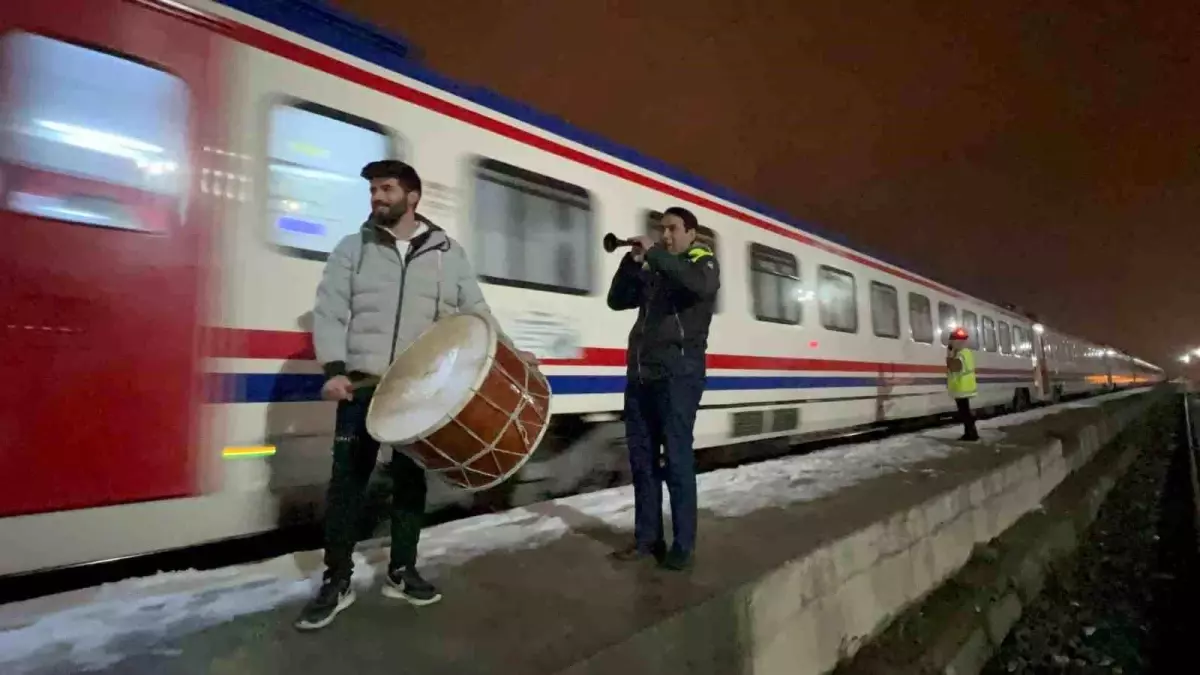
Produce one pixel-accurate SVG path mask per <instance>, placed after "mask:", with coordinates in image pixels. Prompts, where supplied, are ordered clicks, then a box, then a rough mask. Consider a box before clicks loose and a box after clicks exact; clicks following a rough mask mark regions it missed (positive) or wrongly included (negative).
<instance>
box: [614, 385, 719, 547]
mask: <svg viewBox="0 0 1200 675" xmlns="http://www.w3.org/2000/svg"><path fill="white" fill-rule="evenodd" d="M703 393H704V377H703V376H677V377H673V378H669V379H663V380H654V381H645V382H639V381H637V380H636V379H635V378H630V379H629V382H628V384H627V385H626V388H625V437H626V441H627V442H628V444H629V469H630V471H631V472H632V473H633V499H634V519H635V520H634V523H635V525H634V534H635V539H636V542H637V545H638V548H639V549H641V550H643V551H645V552H650V551H652V550H653V548H655V547H658V546H661V545H662V544H663V543H664V542H663V514H662V483H663V480H664V479H665V480H666V483H667V489H668V491H669V492H670V496H671V529H672V534H673V539H674V541H673V544H672V548H674V549H676V550H678V551H679V552H680V553H684V554H687V555H690V554H691V553H692V551H693V550H694V549H695V546H696V516H697V513H696V455H695V452H694V450H693V449H692V442H693V440H694V435H693V426H694V425H695V423H696V409H697V408H698V407H699V406H700V396H701V395H702V394H703ZM660 452H661V455H660ZM660 457H661V460H660ZM660 462H661V465H660Z"/></svg>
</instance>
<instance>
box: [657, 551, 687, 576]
mask: <svg viewBox="0 0 1200 675" xmlns="http://www.w3.org/2000/svg"><path fill="white" fill-rule="evenodd" d="M659 565H661V566H662V568H663V569H668V570H674V571H682V570H686V569H687V568H689V567H691V566H692V554H690V553H684V552H683V551H680V550H678V549H674V548H673V549H671V552H670V553H668V554H667V556H666V557H665V558H663V559H662V560H661V561H660V562H659Z"/></svg>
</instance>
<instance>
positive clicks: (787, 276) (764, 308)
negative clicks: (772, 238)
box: [750, 243, 802, 325]
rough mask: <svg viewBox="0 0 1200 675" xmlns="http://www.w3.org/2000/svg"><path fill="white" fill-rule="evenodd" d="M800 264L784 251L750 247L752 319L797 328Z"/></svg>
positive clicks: (799, 300) (758, 246)
mask: <svg viewBox="0 0 1200 675" xmlns="http://www.w3.org/2000/svg"><path fill="white" fill-rule="evenodd" d="M800 292H801V288H800V263H799V262H797V260H796V256H794V255H792V254H791V253H788V252H786V251H780V250H779V249H774V248H771V247H770V246H763V245H762V244H755V243H751V244H750V294H751V297H752V298H753V300H754V318H756V319H758V320H759V321H770V322H773V323H786V324H790V325H798V324H799V323H800V321H801V319H802V316H801V307H802V305H801V301H802V298H801V296H800Z"/></svg>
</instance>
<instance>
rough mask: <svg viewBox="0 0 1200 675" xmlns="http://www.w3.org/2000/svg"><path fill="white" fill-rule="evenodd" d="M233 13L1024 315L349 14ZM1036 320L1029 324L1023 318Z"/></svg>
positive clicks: (273, 9) (306, 4) (246, 7)
mask: <svg viewBox="0 0 1200 675" xmlns="http://www.w3.org/2000/svg"><path fill="white" fill-rule="evenodd" d="M212 1H213V2H215V3H217V4H220V5H225V6H227V7H230V8H232V9H236V10H238V11H241V12H244V13H246V14H249V15H251V16H253V17H255V18H258V19H261V20H263V21H266V22H268V23H271V24H274V25H276V26H279V27H281V28H284V29H287V30H289V31H292V32H294V33H297V34H299V35H302V36H304V37H306V38H308V39H310V40H314V41H316V42H319V43H321V44H323V45H325V46H327V47H330V48H332V49H336V50H338V51H340V52H343V53H345V54H348V55H350V56H353V57H356V58H359V59H362V60H363V61H366V62H368V63H371V64H373V65H375V66H379V67H381V68H385V69H387V70H390V71H394V72H396V73H398V74H400V75H403V76H405V77H410V78H412V79H414V80H417V81H418V82H421V83H423V84H426V85H429V86H431V87H435V88H437V89H440V90H442V91H445V92H446V93H448V94H452V95H454V96H457V97H460V98H462V99H465V100H467V101H470V102H471V103H474V104H477V105H480V106H483V107H485V108H487V109H489V110H492V111H494V112H497V113H500V114H502V115H505V116H508V117H512V118H513V119H516V120H518V121H520V122H524V123H526V124H530V125H532V126H535V127H537V128H539V129H541V130H542V131H545V132H547V133H550V134H554V135H556V136H559V137H562V138H564V139H567V140H569V141H573V142H575V143H578V144H580V145H583V146H586V147H588V148H590V149H592V150H594V151H597V152H600V153H603V154H606V155H609V156H611V157H613V158H615V159H618V160H621V161H623V162H626V163H629V164H632V165H634V166H637V167H638V168H640V169H643V170H645V171H649V172H651V173H655V174H658V175H660V176H662V177H664V178H667V179H669V180H672V181H674V182H677V183H679V184H681V185H685V186H687V187H689V188H692V189H693V190H696V191H699V192H703V193H706V194H708V195H710V196H712V197H716V198H717V199H720V200H722V201H725V202H728V203H730V204H732V205H734V206H736V207H738V208H740V209H743V210H746V211H750V212H753V213H755V214H758V215H760V216H765V217H767V218H770V219H772V220H775V221H778V222H779V223H781V224H783V225H786V226H788V227H790V228H792V229H795V230H797V231H798V232H802V233H804V234H808V235H810V236H817V237H820V238H821V239H825V240H827V241H829V242H832V243H835V244H837V245H838V246H841V247H844V248H846V249H847V250H848V251H849V252H855V253H859V254H863V255H866V256H868V257H870V258H873V259H875V260H876V261H877V262H880V263H884V264H887V265H890V266H892V267H895V268H897V269H899V270H902V271H904V272H906V273H908V274H913V275H914V276H918V277H920V278H922V279H924V280H925V281H928V282H929V283H931V284H935V285H937V286H941V287H944V288H946V289H949V290H953V291H954V292H955V293H957V294H960V295H963V296H965V297H971V298H972V299H974V300H976V301H978V302H981V303H984V304H988V305H991V306H993V307H994V308H995V309H996V310H997V311H1000V312H1005V313H1008V314H1010V315H1012V316H1020V315H1019V314H1016V313H1013V312H1011V311H1009V310H1005V309H1004V308H1003V307H1002V306H1001V305H999V304H998V303H994V302H990V301H986V300H983V299H981V298H974V297H973V296H971V295H970V294H968V293H964V292H962V291H960V290H957V289H954V288H953V287H952V286H948V285H946V284H943V283H940V282H937V281H935V280H933V279H930V278H929V277H926V276H924V275H921V274H917V273H914V272H912V271H911V270H912V267H911V266H909V265H901V264H899V263H896V262H893V261H891V260H889V259H888V258H886V257H883V256H879V255H877V254H876V253H874V252H872V251H869V250H868V249H866V248H865V247H863V246H860V245H858V244H852V243H850V242H849V241H847V240H846V239H845V238H843V237H842V236H840V235H836V234H833V233H831V232H828V231H826V230H824V229H823V228H820V227H816V226H813V225H812V224H811V223H808V222H801V221H799V220H798V219H797V218H795V217H793V216H790V215H788V214H786V213H784V212H782V211H780V210H779V209H776V208H773V207H771V206H768V205H766V204H763V203H761V202H757V201H755V200H753V199H751V198H749V197H746V196H744V195H741V194H738V193H736V192H734V191H733V190H730V189H728V188H725V187H722V186H721V185H718V184H715V183H712V182H710V181H707V180H705V179H703V178H700V177H699V176H696V175H693V174H691V173H689V172H687V171H685V170H683V169H680V168H678V167H675V166H672V165H670V164H668V163H666V162H664V161H662V160H659V159H656V158H653V157H649V156H647V155H644V154H642V153H640V152H638V151H637V150H634V149H633V148H630V147H628V146H624V145H621V144H619V143H616V142H614V141H611V140H609V139H607V138H605V137H603V136H600V135H599V134H595V133H593V132H589V131H585V130H583V129H580V128H578V127H575V126H573V125H572V124H570V123H569V122H567V121H565V120H563V119H561V118H559V117H556V116H554V115H551V114H548V113H545V112H542V111H540V110H537V109H534V108H532V107H530V106H528V105H526V104H524V103H521V102H519V101H516V100H513V99H510V98H507V97H505V96H503V95H501V94H498V93H496V92H494V91H492V90H490V89H487V88H484V87H479V86H473V85H467V84H463V83H460V82H457V81H455V80H452V79H450V78H449V77H446V76H445V75H442V74H440V73H437V72H435V71H433V70H431V69H429V68H427V67H425V66H423V65H421V64H420V63H419V62H418V61H417V60H416V57H417V56H418V54H419V52H418V50H416V49H414V48H413V47H412V46H411V45H410V44H409V43H408V41H407V40H404V39H403V38H401V37H398V36H395V35H393V34H391V33H388V32H385V31H383V30H382V29H380V28H378V27H376V26H374V25H372V24H370V23H367V22H365V21H362V20H360V19H358V18H356V17H353V16H351V15H350V14H349V13H347V12H344V11H342V10H339V9H337V8H334V7H331V6H330V5H329V4H327V3H326V2H324V1H323V0H212ZM1021 318H1023V319H1028V317H1021Z"/></svg>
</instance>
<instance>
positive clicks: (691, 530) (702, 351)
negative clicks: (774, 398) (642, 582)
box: [608, 206, 721, 570]
mask: <svg viewBox="0 0 1200 675" xmlns="http://www.w3.org/2000/svg"><path fill="white" fill-rule="evenodd" d="M660 224H661V227H662V242H661V244H655V243H654V241H653V240H652V239H651V238H650V237H646V236H641V237H635V238H634V239H633V240H632V241H633V249H632V250H631V251H630V252H629V253H628V254H626V256H625V257H624V259H622V260H621V267H620V268H619V269H618V270H617V274H616V276H614V277H613V281H612V286H611V287H610V288H609V291H608V306H609V307H610V308H612V309H614V310H626V309H635V308H636V309H637V310H638V318H637V322H636V323H634V325H633V329H632V330H631V331H630V333H629V351H628V356H627V364H628V367H627V373H628V374H627V377H628V381H627V384H626V388H625V436H626V439H627V440H628V444H629V467H630V470H631V471H632V472H633V494H634V503H635V506H634V513H635V519H636V525H635V534H634V543H633V545H632V546H630V547H629V548H627V549H625V550H623V551H619V552H617V553H616V554H615V557H616V558H617V559H618V560H626V561H629V560H639V559H642V558H645V557H647V556H653V557H654V558H655V559H657V560H658V561H659V563H660V564H661V565H663V566H664V567H666V568H668V569H676V570H679V569H684V568H686V567H687V566H688V565H689V564H690V563H691V559H692V553H693V551H694V549H695V544H696V515H697V514H696V464H695V455H694V454H693V450H692V442H693V430H692V427H693V425H694V424H695V422H696V410H697V408H699V406H700V397H701V395H702V394H703V393H704V385H705V363H704V361H705V355H706V353H707V350H708V328H709V325H710V324H711V323H712V315H713V308H714V305H715V303H716V298H717V289H718V288H720V286H721V277H720V267H719V266H718V265H717V260H716V257H715V256H714V255H713V252H712V250H711V249H709V248H708V247H707V246H704V245H703V244H700V243H698V242H697V241H696V228H697V227H698V225H699V223H698V222H697V221H696V216H695V215H693V214H692V212H691V211H688V210H687V209H685V208H681V207H678V206H676V207H672V208H669V209H667V210H666V211H665V212H664V213H663V217H662V220H661V222H660ZM660 448H661V449H662V450H663V451H664V452H663V457H662V460H660V455H659V453H660ZM664 460H665V466H663V467H662V468H664V469H665V477H666V482H667V488H668V490H669V491H670V496H671V521H672V530H673V538H674V541H673V542H672V545H671V549H670V551H669V552H668V551H667V547H666V543H665V542H664V540H663V539H664V538H663V516H662V479H663V474H664V471H662V470H661V469H660V462H663V461H664Z"/></svg>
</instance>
